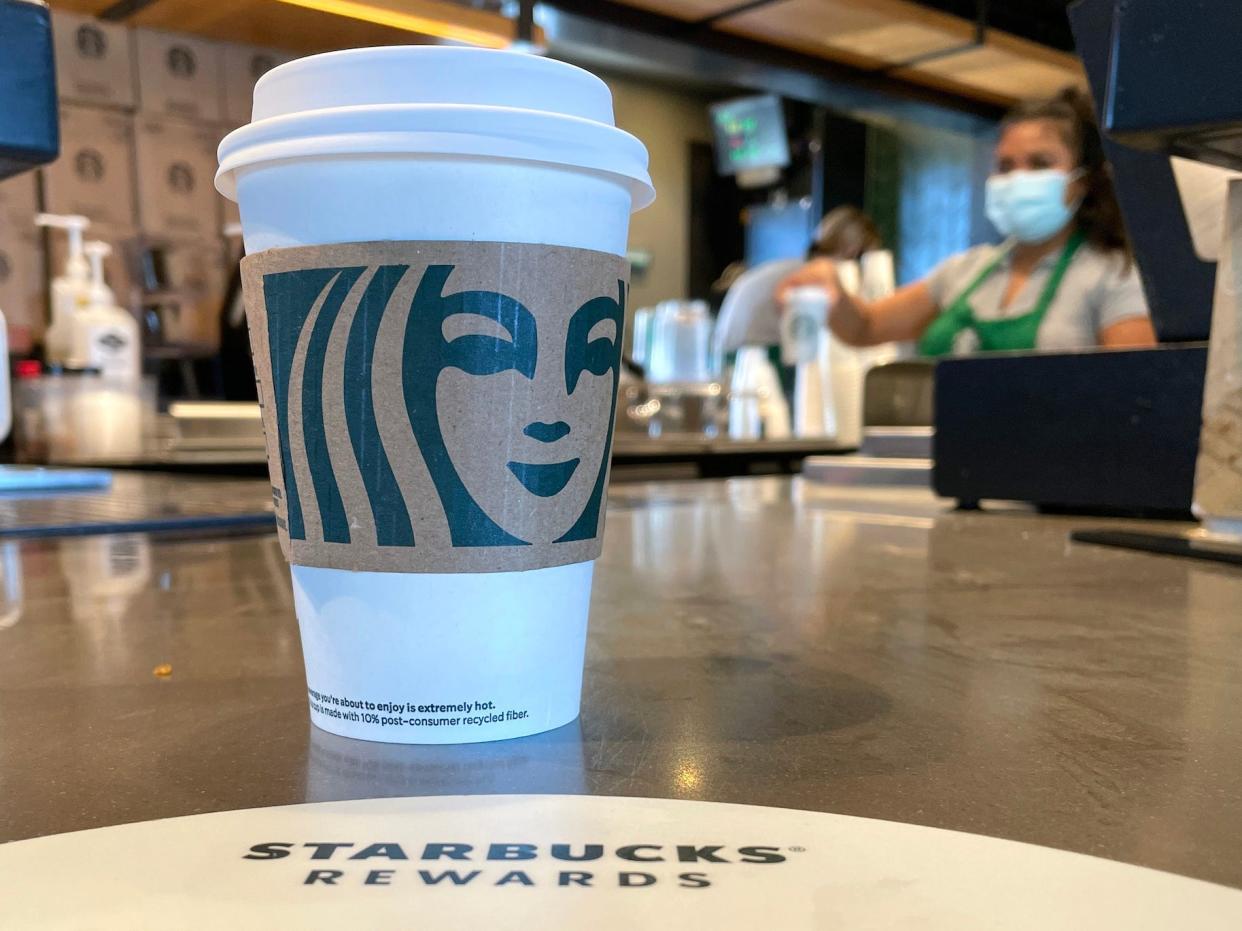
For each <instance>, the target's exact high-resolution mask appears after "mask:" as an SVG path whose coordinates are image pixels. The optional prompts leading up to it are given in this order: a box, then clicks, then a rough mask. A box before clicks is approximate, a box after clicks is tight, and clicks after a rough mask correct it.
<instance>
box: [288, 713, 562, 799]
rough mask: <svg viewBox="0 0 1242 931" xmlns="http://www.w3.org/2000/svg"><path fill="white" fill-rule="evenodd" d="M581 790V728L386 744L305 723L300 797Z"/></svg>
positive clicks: (488, 793)
mask: <svg viewBox="0 0 1242 931" xmlns="http://www.w3.org/2000/svg"><path fill="white" fill-rule="evenodd" d="M586 791H587V785H586V775H585V772H584V763H583V750H582V733H581V727H580V725H579V722H577V721H574V722H572V723H571V724H567V725H565V726H564V727H561V728H557V729H556V730H554V731H547V732H545V733H542V734H536V735H534V736H532V737H520V738H517V739H514V740H503V741H493V742H491V743H475V744H455V745H450V744H445V745H415V744H387V743H376V742H372V741H366V740H350V739H347V738H344V737H337V736H336V735H334V734H329V733H327V732H326V731H321V730H320V729H319V728H317V727H312V728H310V753H309V756H308V758H307V763H306V800H307V801H308V802H324V801H334V800H336V799H349V798H384V797H390V796H391V797H400V796H406V795H505V794H521V793H528V792H539V793H551V794H565V795H580V794H582V793H584V792H586Z"/></svg>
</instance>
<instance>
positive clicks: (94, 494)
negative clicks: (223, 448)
mask: <svg viewBox="0 0 1242 931" xmlns="http://www.w3.org/2000/svg"><path fill="white" fill-rule="evenodd" d="M272 514H273V512H272V492H271V487H270V486H269V485H268V483H267V482H263V481H255V480H254V479H226V478H193V477H189V476H177V475H158V474H145V475H144V474H138V473H133V472H124V471H118V472H114V473H113V475H112V481H111V483H110V484H109V485H108V486H107V487H104V488H96V489H88V490H81V491H76V490H75V491H59V492H39V493H25V492H14V493H8V494H0V539H3V538H5V537H12V536H15V535H25V536H30V535H38V534H47V533H66V532H78V533H83V532H90V531H91V530H92V529H94V530H95V531H99V530H100V529H110V530H118V531H119V530H126V529H133V528H135V527H142V528H151V529H158V528H161V527H164V528H169V529H173V528H186V527H192V526H197V525H201V524H205V523H211V524H217V525H226V524H254V523H256V522H257V523H266V522H272V521H274V517H273V516H272Z"/></svg>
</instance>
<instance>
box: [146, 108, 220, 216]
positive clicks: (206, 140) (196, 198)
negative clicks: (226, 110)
mask: <svg viewBox="0 0 1242 931" xmlns="http://www.w3.org/2000/svg"><path fill="white" fill-rule="evenodd" d="M218 136H219V133H218V130H217V129H216V128H215V127H212V126H195V125H193V124H189V123H182V122H179V121H177V120H169V119H165V118H163V117H152V116H146V115H140V116H139V118H138V121H137V151H138V217H139V219H140V221H141V223H140V225H141V226H142V231H143V232H144V233H146V234H147V235H148V236H165V237H170V238H181V239H185V238H198V239H211V238H215V237H218V236H219V235H220V200H221V197H220V195H219V194H218V193H217V192H216V188H215V184H214V178H215V173H216V143H217V141H218Z"/></svg>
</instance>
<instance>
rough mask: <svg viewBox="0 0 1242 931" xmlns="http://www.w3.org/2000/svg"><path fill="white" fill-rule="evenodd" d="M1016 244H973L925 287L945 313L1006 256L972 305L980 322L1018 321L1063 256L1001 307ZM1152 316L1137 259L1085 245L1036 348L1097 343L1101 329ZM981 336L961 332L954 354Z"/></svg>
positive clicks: (1051, 259) (1044, 264) (1047, 262)
mask: <svg viewBox="0 0 1242 931" xmlns="http://www.w3.org/2000/svg"><path fill="white" fill-rule="evenodd" d="M1011 246H1012V243H1002V244H1001V245H999V246H992V245H984V246H974V247H973V248H970V249H967V250H966V251H965V252H961V253H959V254H957V255H954V256H950V257H949V258H947V259H945V260H944V261H943V262H941V263H940V264H939V265H937V266H936V267H935V268H934V269H933V270H932V272H931V274H930V275H928V276H927V279H926V281H927V288H928V290H929V291H930V292H931V296H932V299H933V300H934V301H935V302H936V306H937V307H939V308H940V309H941V310H944V309H946V308H947V307H948V306H949V305H950V304H952V303H953V301H955V300H956V299H957V298H958V296H959V295H961V293H962V292H963V291H965V290H966V289H967V288H968V287H969V286H970V285H971V283H972V282H973V281H974V280H975V278H976V277H977V276H978V275H979V273H980V272H982V271H983V269H984V268H986V267H987V265H988V263H989V262H991V261H992V260H993V259H995V258H996V256H997V255H998V254H1001V253H1002V252H1003V253H1004V255H1005V258H1004V259H1003V260H1002V261H1001V263H1000V265H998V266H997V267H996V269H995V271H993V272H992V274H991V275H989V276H988V278H987V279H986V280H985V281H984V282H983V284H981V285H980V286H979V287H978V288H977V289H976V290H975V293H974V294H972V295H971V296H970V306H971V308H972V309H973V310H974V313H975V318H976V319H978V320H1001V319H1005V318H1007V317H1019V316H1021V315H1022V314H1025V313H1029V312H1030V311H1032V310H1034V309H1035V304H1036V303H1037V302H1038V301H1039V296H1040V294H1042V293H1043V290H1044V285H1045V284H1047V282H1048V277H1049V276H1050V275H1051V274H1052V270H1053V268H1054V267H1055V266H1056V264H1057V259H1058V258H1060V252H1054V253H1052V254H1050V255H1047V256H1044V258H1043V259H1041V260H1040V262H1039V264H1038V265H1037V266H1036V267H1035V270H1034V271H1033V272H1032V273H1031V277H1030V278H1028V279H1027V282H1026V284H1025V285H1024V286H1023V288H1022V290H1021V291H1020V292H1018V294H1017V295H1015V297H1014V299H1013V300H1012V301H1011V302H1010V304H1009V306H1008V307H1004V308H1002V307H1001V306H1000V304H1001V299H1002V297H1003V296H1004V293H1005V289H1006V287H1007V285H1008V283H1009V258H1008V254H1009V249H1010V248H1011ZM1147 316H1150V314H1149V313H1148V310H1147V299H1146V297H1144V296H1143V285H1142V282H1141V281H1140V279H1139V275H1138V269H1137V267H1136V266H1135V264H1134V261H1133V260H1128V261H1127V258H1126V256H1125V255H1124V254H1123V253H1120V252H1104V251H1102V250H1100V249H1097V248H1096V247H1094V246H1092V245H1090V244H1087V243H1084V244H1083V245H1081V246H1079V248H1078V251H1077V252H1075V253H1074V258H1073V259H1072V260H1071V262H1070V266H1069V268H1067V269H1066V270H1065V275H1064V277H1063V278H1062V279H1061V285H1060V287H1058V288H1057V292H1056V294H1055V295H1054V296H1053V298H1052V303H1051V304H1050V305H1049V306H1048V312H1047V313H1046V314H1045V315H1044V319H1043V322H1042V323H1041V324H1040V326H1039V334H1038V336H1037V337H1036V340H1035V348H1037V349H1050V350H1063V349H1082V348H1085V347H1089V346H1097V345H1099V333H1100V330H1102V329H1105V328H1107V327H1109V326H1112V325H1113V324H1114V323H1117V322H1118V321H1120V320H1126V319H1129V318H1131V317H1147ZM977 346H978V337H976V336H975V334H974V332H972V331H970V330H967V331H964V332H962V333H959V334H958V336H957V340H956V341H955V342H954V346H953V349H954V352H957V353H966V352H972V351H974V350H975V349H976V348H977Z"/></svg>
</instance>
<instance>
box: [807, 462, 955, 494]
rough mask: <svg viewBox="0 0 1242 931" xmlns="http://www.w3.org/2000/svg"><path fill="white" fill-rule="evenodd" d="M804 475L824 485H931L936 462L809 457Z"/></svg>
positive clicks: (920, 486)
mask: <svg viewBox="0 0 1242 931" xmlns="http://www.w3.org/2000/svg"><path fill="white" fill-rule="evenodd" d="M802 477H803V478H805V479H806V480H808V481H811V482H816V483H819V484H823V485H846V486H867V485H872V486H875V485H878V486H902V487H907V488H930V487H931V477H932V461H931V460H930V459H896V458H891V457H888V458H879V459H877V458H872V457H870V456H861V455H860V456H807V457H806V458H805V459H803V460H802Z"/></svg>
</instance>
